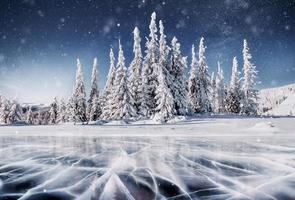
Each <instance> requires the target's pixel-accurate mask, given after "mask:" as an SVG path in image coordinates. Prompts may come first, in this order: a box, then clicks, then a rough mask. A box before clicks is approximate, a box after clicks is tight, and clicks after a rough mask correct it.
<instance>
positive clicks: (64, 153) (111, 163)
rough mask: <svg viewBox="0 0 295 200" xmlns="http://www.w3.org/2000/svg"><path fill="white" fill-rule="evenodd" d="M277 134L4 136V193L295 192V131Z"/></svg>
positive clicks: (174, 195) (183, 195) (254, 195)
mask: <svg viewBox="0 0 295 200" xmlns="http://www.w3.org/2000/svg"><path fill="white" fill-rule="evenodd" d="M291 140H292V139H291ZM272 141H273V140H272V139H271V138H269V139H267V138H265V139H264V140H263V141H257V140H256V139H255V138H251V137H249V138H246V137H245V138H243V139H237V138H232V139H226V140H222V137H220V138H218V137H217V138H216V137H214V138H213V137H208V138H206V137H182V138H180V137H164V136H163V137H136V136H130V137H93V136H92V137H90V136H89V137H57V136H55V137H50V136H48V137H47V136H46V137H45V136H44V137H41V136H21V137H20V136H2V137H0V157H1V159H0V199H8V200H9V199H19V198H20V199H22V200H23V199H30V200H34V199H36V200H37V199H51V200H52V199H102V200H104V199H106V200H110V199H141V200H144V199H284V200H286V199H292V198H294V197H295V146H290V145H289V146H288V145H285V144H294V139H293V142H291V141H290V138H285V139H283V138H282V139H281V141H276V143H273V142H272Z"/></svg>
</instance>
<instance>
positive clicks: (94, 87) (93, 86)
mask: <svg viewBox="0 0 295 200" xmlns="http://www.w3.org/2000/svg"><path fill="white" fill-rule="evenodd" d="M98 96H99V91H98V89H97V58H94V61H93V67H92V74H91V90H90V95H89V99H88V104H87V119H88V120H90V113H91V109H92V108H96V110H97V111H98V112H97V113H96V116H95V119H94V118H93V117H94V116H92V117H91V118H92V120H96V119H97V118H98V117H99V115H100V114H101V108H100V104H99V99H97V97H98ZM95 99H96V103H97V104H98V105H93V103H94V100H95Z"/></svg>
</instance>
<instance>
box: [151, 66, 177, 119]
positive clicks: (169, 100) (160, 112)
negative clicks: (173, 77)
mask: <svg viewBox="0 0 295 200" xmlns="http://www.w3.org/2000/svg"><path fill="white" fill-rule="evenodd" d="M158 73H159V74H158V82H159V85H158V87H157V95H156V99H157V107H156V109H155V111H156V113H155V117H154V118H155V119H156V120H160V121H166V120H168V119H169V118H171V117H172V116H173V115H174V113H175V110H174V100H173V95H172V93H171V90H170V88H169V87H168V85H167V81H166V77H165V76H166V74H167V73H168V71H167V70H166V69H165V68H159V71H158Z"/></svg>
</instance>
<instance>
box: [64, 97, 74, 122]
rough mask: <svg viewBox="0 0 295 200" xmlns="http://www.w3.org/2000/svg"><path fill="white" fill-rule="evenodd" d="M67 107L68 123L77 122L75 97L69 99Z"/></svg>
mask: <svg viewBox="0 0 295 200" xmlns="http://www.w3.org/2000/svg"><path fill="white" fill-rule="evenodd" d="M66 106H67V109H66V119H67V122H74V121H75V115H74V103H73V96H71V97H69V99H68V101H67V105H66Z"/></svg>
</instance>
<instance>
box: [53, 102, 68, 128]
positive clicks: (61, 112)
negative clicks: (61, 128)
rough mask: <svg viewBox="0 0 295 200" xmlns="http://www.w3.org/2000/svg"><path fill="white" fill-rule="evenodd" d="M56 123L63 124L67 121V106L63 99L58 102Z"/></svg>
mask: <svg viewBox="0 0 295 200" xmlns="http://www.w3.org/2000/svg"><path fill="white" fill-rule="evenodd" d="M56 121H57V123H65V122H67V121H68V115H67V105H66V103H65V102H64V100H63V99H61V100H60V103H59V105H58V112H57V120H56Z"/></svg>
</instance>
